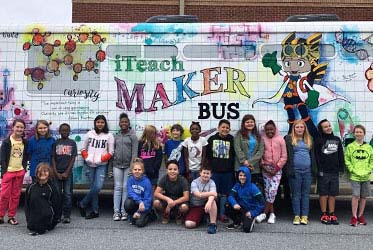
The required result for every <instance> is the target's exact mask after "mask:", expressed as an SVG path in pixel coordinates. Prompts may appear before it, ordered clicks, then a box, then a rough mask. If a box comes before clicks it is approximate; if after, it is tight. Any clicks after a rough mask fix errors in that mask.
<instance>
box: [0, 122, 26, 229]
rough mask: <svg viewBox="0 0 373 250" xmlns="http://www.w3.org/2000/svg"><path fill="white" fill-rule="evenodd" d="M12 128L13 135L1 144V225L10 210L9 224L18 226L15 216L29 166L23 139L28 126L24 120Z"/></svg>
mask: <svg viewBox="0 0 373 250" xmlns="http://www.w3.org/2000/svg"><path fill="white" fill-rule="evenodd" d="M12 127H13V132H12V134H11V135H10V136H9V137H8V138H6V139H5V140H3V142H2V144H1V153H0V159H1V161H0V164H1V179H2V180H1V191H0V224H3V223H4V215H5V212H6V210H8V223H9V224H11V225H17V224H18V221H17V220H16V219H15V216H16V213H17V207H18V204H19V197H20V196H21V191H22V184H23V177H24V176H25V169H26V165H27V157H26V156H25V148H26V145H27V141H26V140H25V139H24V138H23V136H24V131H25V127H26V124H25V122H24V121H23V120H22V119H15V120H14V121H13V124H12Z"/></svg>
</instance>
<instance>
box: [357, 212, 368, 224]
mask: <svg viewBox="0 0 373 250" xmlns="http://www.w3.org/2000/svg"><path fill="white" fill-rule="evenodd" d="M357 220H358V222H359V224H360V225H364V226H365V225H366V224H367V222H366V220H365V219H364V216H363V215H362V216H360V217H358V218H357Z"/></svg>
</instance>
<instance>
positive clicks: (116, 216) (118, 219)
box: [113, 212, 120, 221]
mask: <svg viewBox="0 0 373 250" xmlns="http://www.w3.org/2000/svg"><path fill="white" fill-rule="evenodd" d="M113 221H120V213H117V212H116V213H114V214H113Z"/></svg>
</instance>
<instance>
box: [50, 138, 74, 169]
mask: <svg viewBox="0 0 373 250" xmlns="http://www.w3.org/2000/svg"><path fill="white" fill-rule="evenodd" d="M76 155H77V148H76V143H75V141H73V140H71V139H59V140H57V141H56V142H55V143H54V144H53V147H52V157H53V158H54V159H55V161H56V169H57V172H58V173H63V172H65V170H66V169H67V167H68V166H69V162H70V161H71V159H72V158H75V157H76Z"/></svg>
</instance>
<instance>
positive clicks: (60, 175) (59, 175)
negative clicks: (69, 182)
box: [56, 172, 63, 181]
mask: <svg viewBox="0 0 373 250" xmlns="http://www.w3.org/2000/svg"><path fill="white" fill-rule="evenodd" d="M56 177H57V179H59V180H60V181H62V180H63V177H62V174H60V173H58V172H57V173H56Z"/></svg>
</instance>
